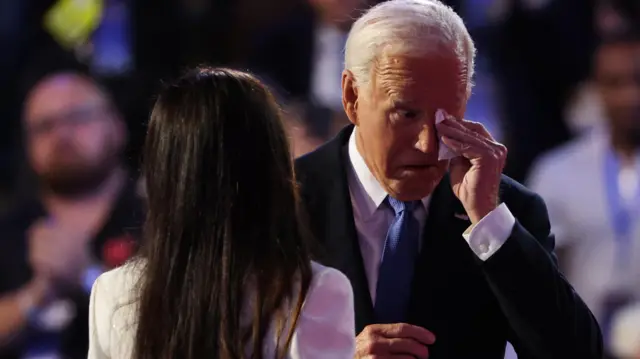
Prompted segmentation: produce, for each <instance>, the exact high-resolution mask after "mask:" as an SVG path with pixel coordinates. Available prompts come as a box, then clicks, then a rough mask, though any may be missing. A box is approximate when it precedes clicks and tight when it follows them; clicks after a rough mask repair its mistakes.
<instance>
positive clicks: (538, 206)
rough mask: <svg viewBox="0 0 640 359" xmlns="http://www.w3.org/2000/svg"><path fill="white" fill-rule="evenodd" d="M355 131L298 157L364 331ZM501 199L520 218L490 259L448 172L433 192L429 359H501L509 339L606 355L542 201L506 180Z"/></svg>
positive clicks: (423, 312) (569, 358)
mask: <svg viewBox="0 0 640 359" xmlns="http://www.w3.org/2000/svg"><path fill="white" fill-rule="evenodd" d="M352 129H353V127H352V126H349V127H347V128H345V129H344V130H343V131H342V132H341V133H340V134H339V135H338V136H337V137H336V138H335V139H333V140H332V141H330V142H329V143H327V144H326V145H324V146H323V147H321V148H320V149H318V150H317V151H315V152H313V153H311V154H308V155H306V156H304V157H301V158H299V159H298V160H297V161H296V171H297V176H298V179H299V181H300V183H301V189H302V197H303V200H304V202H305V204H306V207H307V209H308V214H309V217H310V218H309V219H310V225H311V229H312V231H313V233H314V235H315V237H316V239H317V240H318V241H319V242H320V244H321V247H322V250H321V253H320V254H319V258H318V259H319V260H320V261H321V262H322V263H324V264H326V265H329V266H332V267H334V268H337V269H339V270H341V271H342V272H343V273H344V274H346V275H347V276H348V277H349V279H350V280H351V284H352V286H353V290H354V297H355V309H356V313H355V316H356V330H357V332H358V333H359V332H360V331H361V330H362V329H363V328H364V327H365V326H367V325H369V324H374V323H375V319H374V316H373V306H372V303H371V298H370V295H369V290H368V287H367V280H366V274H365V271H364V267H363V262H362V257H361V252H360V249H359V246H358V239H357V233H356V229H355V224H354V220H353V213H352V207H351V202H350V197H349V188H348V184H347V177H346V171H345V168H346V166H347V162H346V159H345V158H344V148H345V147H346V145H347V142H348V139H349V135H350V134H351V132H352ZM501 200H502V201H503V202H504V203H506V204H507V206H508V207H509V209H510V210H511V212H512V213H513V215H514V216H515V217H516V219H517V223H516V225H515V226H514V228H513V231H512V233H511V236H510V237H509V239H508V240H507V241H506V242H505V244H504V245H503V246H502V247H501V248H500V249H499V250H498V251H497V252H496V253H495V254H494V255H493V256H492V257H491V258H489V259H488V260H487V261H485V262H482V261H481V260H479V259H478V258H477V257H476V255H475V254H474V253H473V252H472V251H471V249H470V248H469V245H468V244H467V243H466V241H465V240H464V238H462V233H463V232H464V231H465V230H466V229H467V227H469V225H470V224H471V223H470V222H468V221H465V220H461V219H459V218H457V217H456V216H454V214H456V213H464V209H463V207H462V204H461V203H460V202H459V201H458V200H457V198H456V197H455V195H454V194H453V192H452V190H451V186H450V184H449V178H448V176H445V178H443V180H442V182H441V183H440V185H438V187H437V188H436V189H435V191H434V193H433V194H432V199H431V203H430V208H429V217H428V219H427V222H426V228H425V230H424V238H423V244H422V251H421V254H420V258H419V262H418V263H417V265H416V272H415V275H414V284H413V295H412V298H411V305H410V310H409V311H410V314H409V319H408V322H409V323H411V324H415V325H419V326H422V327H424V328H426V329H428V330H430V331H432V332H433V333H434V334H435V335H436V338H437V339H436V343H435V344H434V345H433V346H431V347H430V353H431V356H430V358H431V359H444V358H447V359H466V358H469V359H502V358H504V350H505V342H506V341H509V342H511V343H512V344H513V345H514V347H515V349H516V351H517V353H518V356H519V359H534V358H535V359H551V358H558V359H588V358H593V359H596V358H602V350H603V349H602V337H601V333H600V329H599V327H598V323H597V322H596V320H595V319H594V317H593V316H592V314H591V312H590V311H589V309H587V307H586V306H585V304H584V303H583V302H582V300H581V299H580V298H579V297H578V295H577V294H576V293H575V292H574V291H573V289H572V288H571V286H570V285H569V283H567V280H566V279H565V278H564V277H563V276H562V274H561V273H560V272H559V271H558V268H557V266H556V258H555V255H554V253H553V247H554V238H553V236H552V235H550V233H549V231H550V225H549V220H548V217H547V210H546V207H545V205H544V203H543V201H542V199H541V198H540V197H539V196H537V195H536V194H534V193H532V192H530V191H529V190H527V189H526V188H524V187H523V186H522V185H520V184H518V183H517V182H515V181H513V180H512V179H510V178H508V177H503V179H502V183H501Z"/></svg>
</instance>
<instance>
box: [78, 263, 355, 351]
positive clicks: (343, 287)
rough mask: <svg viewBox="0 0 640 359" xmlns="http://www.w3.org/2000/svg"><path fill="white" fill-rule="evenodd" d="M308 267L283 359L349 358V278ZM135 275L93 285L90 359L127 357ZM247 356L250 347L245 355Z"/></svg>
mask: <svg viewBox="0 0 640 359" xmlns="http://www.w3.org/2000/svg"><path fill="white" fill-rule="evenodd" d="M311 268H312V272H313V277H312V279H311V284H310V286H309V291H308V292H307V296H306V298H305V301H304V304H303V307H302V312H301V313H300V317H299V319H298V323H297V326H296V328H295V331H294V334H293V338H292V341H291V346H290V347H289V350H288V352H287V356H286V358H287V359H325V358H336V359H338V358H353V356H354V354H355V336H354V334H353V333H355V319H354V307H353V290H352V288H351V284H350V282H349V279H348V278H347V277H346V276H345V275H344V274H342V273H341V272H339V271H338V270H335V269H332V268H328V267H324V266H322V265H320V264H318V263H315V262H312V263H311ZM139 274H140V269H139V268H138V267H136V266H135V265H133V264H128V265H125V266H123V267H120V268H118V269H114V270H112V271H109V272H107V273H104V274H103V275H101V276H100V277H99V278H98V280H96V282H95V284H94V286H93V290H92V292H91V300H90V304H89V354H88V359H129V358H131V353H132V348H133V339H134V337H135V330H136V325H135V322H136V320H137V306H136V301H135V298H136V296H135V292H134V288H135V285H136V282H137V280H138V278H139ZM252 313H253V308H252V307H251V302H250V301H247V302H246V303H245V307H244V308H243V311H242V314H241V323H242V325H250V324H251V323H250V320H251V314H252ZM273 324H274V323H272V325H271V326H270V327H269V330H268V331H267V334H266V336H265V339H264V347H263V356H264V357H265V358H274V357H275V356H276V352H275V350H276V343H277V336H276V332H277V328H276V327H275V326H274V325H273ZM249 347H250V346H249ZM250 354H251V348H248V349H247V356H249V357H250V356H251V355H250Z"/></svg>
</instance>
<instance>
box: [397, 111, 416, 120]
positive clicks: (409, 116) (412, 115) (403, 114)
mask: <svg viewBox="0 0 640 359" xmlns="http://www.w3.org/2000/svg"><path fill="white" fill-rule="evenodd" d="M398 115H399V116H400V117H401V118H406V119H414V118H416V117H418V111H412V110H398Z"/></svg>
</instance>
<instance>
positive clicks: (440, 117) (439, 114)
mask: <svg viewBox="0 0 640 359" xmlns="http://www.w3.org/2000/svg"><path fill="white" fill-rule="evenodd" d="M447 116H448V115H447V111H445V110H443V109H438V111H436V124H438V123H440V122H442V121H444V119H445V118H447ZM438 142H439V143H438V161H444V160H450V159H452V158H454V157H457V156H458V155H456V154H455V153H454V152H453V151H452V150H451V149H450V148H449V147H447V145H445V144H444V142H442V140H441V139H439V140H438Z"/></svg>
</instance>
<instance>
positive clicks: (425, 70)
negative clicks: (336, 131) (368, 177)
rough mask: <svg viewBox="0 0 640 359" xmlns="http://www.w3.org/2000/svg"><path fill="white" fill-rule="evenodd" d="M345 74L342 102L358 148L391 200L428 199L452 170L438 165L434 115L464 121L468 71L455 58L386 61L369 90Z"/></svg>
mask: <svg viewBox="0 0 640 359" xmlns="http://www.w3.org/2000/svg"><path fill="white" fill-rule="evenodd" d="M350 78H351V75H350V73H349V72H348V71H345V73H344V74H343V103H344V105H345V110H346V113H347V116H349V119H350V120H351V122H353V123H354V124H355V125H356V126H357V132H356V133H357V137H356V143H357V145H358V150H359V151H360V153H361V155H362V156H363V158H364V160H365V162H366V163H367V165H368V167H369V169H370V170H371V172H372V173H373V175H374V176H375V177H376V179H377V180H378V182H379V183H380V184H381V185H382V187H383V188H384V189H385V190H386V191H387V193H389V194H390V195H391V196H393V197H395V198H397V199H400V200H404V201H409V200H418V199H420V198H423V197H426V196H427V195H429V194H430V193H431V192H432V191H433V189H434V188H435V186H436V185H437V184H438V183H439V182H440V180H441V179H442V176H443V175H444V173H445V172H446V170H447V167H448V161H438V136H437V133H436V130H435V112H436V111H437V110H438V109H444V110H445V111H447V112H448V113H449V114H451V115H453V116H455V117H456V118H462V116H463V114H464V112H465V108H466V102H467V97H468V96H467V77H466V67H465V64H464V63H461V62H460V61H459V60H458V58H457V57H456V56H455V55H454V54H453V53H451V54H443V55H430V56H424V57H409V56H394V55H392V54H386V55H383V56H381V58H380V59H379V60H378V63H377V65H374V68H373V71H372V78H371V82H370V83H369V84H368V85H367V87H366V88H354V85H353V82H352V81H351V80H350Z"/></svg>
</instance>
